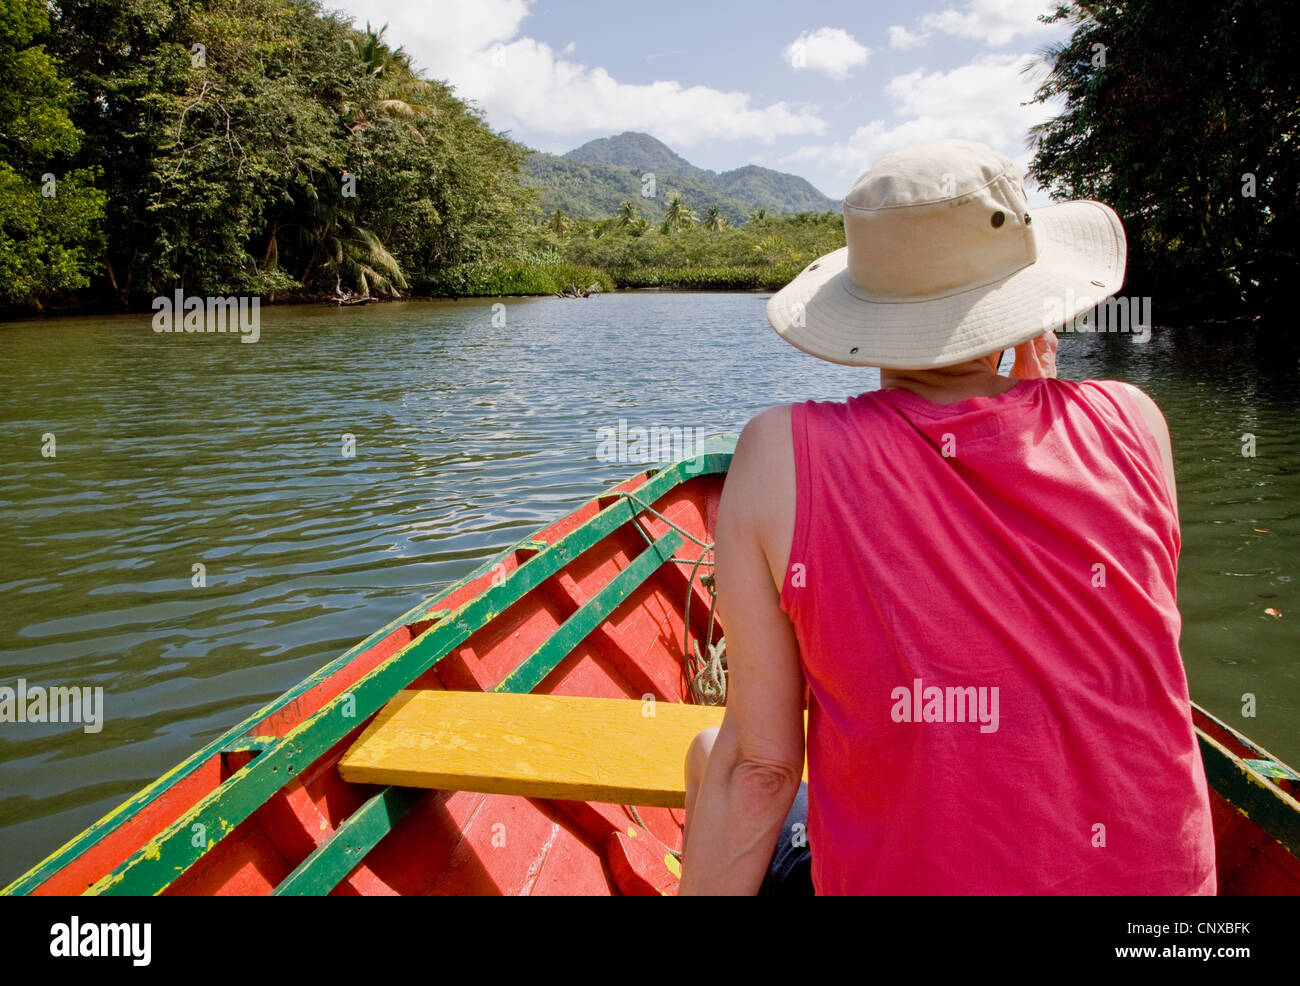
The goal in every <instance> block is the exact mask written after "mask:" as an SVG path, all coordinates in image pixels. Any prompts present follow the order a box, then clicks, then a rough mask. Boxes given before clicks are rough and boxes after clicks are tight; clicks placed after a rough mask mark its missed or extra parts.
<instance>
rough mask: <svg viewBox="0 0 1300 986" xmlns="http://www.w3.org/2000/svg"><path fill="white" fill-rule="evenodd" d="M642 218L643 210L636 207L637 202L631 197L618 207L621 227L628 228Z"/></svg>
mask: <svg viewBox="0 0 1300 986" xmlns="http://www.w3.org/2000/svg"><path fill="white" fill-rule="evenodd" d="M640 218H641V211H640V210H639V209H638V208H637V207H636V203H635V202H633V201H632V200H631V199H627V200H625V201H624V202H623V204H622V205H621V206H619V207H618V225H619V226H620V227H621V228H623V229H627V227H629V226H632V225H634V224H635V223H636V221H637V220H638V219H640Z"/></svg>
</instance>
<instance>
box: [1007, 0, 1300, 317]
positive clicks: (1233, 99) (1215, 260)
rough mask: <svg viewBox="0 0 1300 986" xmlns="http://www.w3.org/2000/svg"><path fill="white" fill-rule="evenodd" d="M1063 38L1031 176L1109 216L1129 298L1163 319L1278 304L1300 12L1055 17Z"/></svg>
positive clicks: (1293, 249)
mask: <svg viewBox="0 0 1300 986" xmlns="http://www.w3.org/2000/svg"><path fill="white" fill-rule="evenodd" d="M1052 19H1053V20H1062V19H1063V20H1066V21H1067V22H1070V23H1073V24H1074V25H1075V29H1074V31H1073V34H1072V36H1071V37H1070V38H1069V40H1068V41H1066V42H1065V43H1063V44H1060V45H1058V46H1056V47H1054V48H1052V49H1051V50H1050V51H1049V52H1048V53H1047V54H1048V55H1049V57H1050V59H1051V62H1052V64H1053V65H1054V69H1053V72H1052V74H1051V76H1050V78H1049V79H1048V80H1047V81H1046V83H1045V84H1044V85H1043V86H1042V87H1041V89H1040V90H1039V93H1038V95H1039V98H1041V99H1047V98H1050V97H1054V96H1056V97H1061V98H1063V99H1064V100H1065V102H1066V111H1065V113H1064V114H1062V115H1061V116H1060V117H1058V118H1057V119H1054V120H1050V121H1048V122H1047V123H1044V124H1043V125H1041V126H1040V127H1037V128H1036V129H1035V131H1034V135H1033V136H1034V138H1035V140H1036V154H1035V157H1034V160H1033V164H1032V166H1031V169H1030V170H1031V174H1033V175H1034V177H1035V178H1036V179H1037V180H1038V181H1039V182H1040V183H1042V184H1044V185H1045V186H1047V187H1048V188H1049V189H1050V190H1051V191H1052V192H1053V193H1054V194H1056V195H1058V196H1061V197H1064V198H1094V199H1100V200H1101V201H1104V202H1107V203H1109V204H1110V205H1112V206H1113V207H1114V208H1115V210H1116V211H1117V212H1118V213H1119V214H1120V217H1121V218H1122V219H1123V221H1124V225H1125V227H1126V229H1127V231H1128V237H1129V278H1128V285H1129V286H1128V288H1126V291H1128V292H1130V293H1134V294H1142V295H1150V296H1151V297H1152V298H1153V302H1154V304H1156V305H1157V306H1159V307H1160V308H1161V309H1163V311H1164V312H1166V313H1168V312H1170V311H1171V310H1175V309H1179V308H1182V309H1183V310H1185V311H1187V312H1191V313H1196V314H1202V313H1205V312H1206V311H1214V312H1221V313H1225V314H1226V313H1230V312H1234V311H1235V312H1240V311H1242V310H1246V311H1260V310H1263V309H1265V308H1267V307H1269V306H1270V305H1272V304H1274V303H1279V302H1280V301H1281V300H1282V294H1283V291H1284V290H1285V289H1286V287H1287V286H1288V282H1289V280H1290V278H1292V277H1293V276H1294V271H1295V268H1296V264H1297V259H1298V258H1297V244H1300V228H1298V226H1297V224H1298V222H1300V72H1298V71H1297V70H1296V65H1295V55H1294V52H1293V51H1292V46H1293V45H1294V43H1295V38H1296V37H1297V35H1298V34H1300V5H1298V4H1295V3H1277V2H1276V0H1227V2H1224V0H1187V2H1185V3H1182V4H1179V5H1178V6H1177V12H1176V15H1171V8H1170V5H1169V4H1168V3H1165V2H1162V0H1100V2H1078V3H1068V4H1062V5H1060V7H1059V8H1058V11H1057V13H1056V14H1055V16H1054V17H1053V18H1052Z"/></svg>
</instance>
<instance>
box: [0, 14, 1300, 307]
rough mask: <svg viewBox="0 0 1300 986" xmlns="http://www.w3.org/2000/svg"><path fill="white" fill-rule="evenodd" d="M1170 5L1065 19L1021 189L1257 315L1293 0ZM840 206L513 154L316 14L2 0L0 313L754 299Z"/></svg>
mask: <svg viewBox="0 0 1300 986" xmlns="http://www.w3.org/2000/svg"><path fill="white" fill-rule="evenodd" d="M1165 7H1166V5H1163V4H1160V3H1158V2H1157V0H1098V2H1073V3H1063V4H1061V5H1060V6H1059V8H1058V10H1057V12H1056V14H1055V19H1058V20H1060V19H1065V20H1067V21H1068V22H1070V23H1072V24H1073V26H1074V32H1073V35H1072V36H1071V37H1070V38H1069V40H1068V41H1066V42H1064V43H1062V44H1060V45H1058V46H1057V47H1055V48H1053V49H1051V50H1050V51H1049V52H1048V55H1049V58H1050V60H1051V62H1052V65H1053V71H1052V73H1051V75H1050V77H1049V78H1048V80H1047V81H1046V82H1045V83H1044V84H1043V86H1042V87H1041V88H1040V90H1039V93H1038V96H1039V98H1041V99H1044V100H1046V99H1051V98H1054V97H1059V98H1061V99H1063V100H1064V102H1065V105H1066V110H1065V112H1064V114H1063V115H1062V116H1060V117H1059V118H1058V119H1055V120H1051V121H1049V122H1047V123H1045V124H1043V125H1042V126H1040V127H1038V128H1036V129H1035V131H1034V132H1033V134H1032V137H1033V139H1034V141H1035V150H1036V154H1035V157H1034V161H1033V165H1032V169H1031V170H1032V172H1033V174H1034V176H1035V177H1036V178H1037V179H1038V180H1039V182H1041V183H1042V184H1044V185H1045V186H1047V187H1048V188H1049V190H1051V192H1052V193H1053V194H1055V195H1059V196H1062V197H1071V198H1073V197H1091V198H1098V199H1102V200H1103V201H1106V202H1109V203H1111V204H1113V205H1114V206H1115V207H1116V209H1117V210H1118V211H1119V212H1120V214H1121V215H1122V217H1123V218H1124V221H1125V224H1126V227H1127V229H1128V232H1129V241H1130V279H1129V287H1128V288H1127V290H1128V291H1129V292H1131V293H1135V294H1150V295H1153V296H1158V301H1157V302H1156V303H1157V304H1158V305H1159V307H1160V309H1161V311H1162V315H1165V316H1167V314H1168V313H1169V311H1170V310H1171V309H1173V308H1174V307H1176V306H1177V305H1179V304H1185V305H1188V306H1195V310H1196V311H1198V312H1200V311H1204V310H1206V309H1219V310H1223V311H1233V310H1237V311H1239V310H1241V309H1242V308H1246V309H1249V310H1258V309H1260V308H1262V307H1264V306H1265V305H1267V304H1268V303H1270V302H1279V301H1280V300H1281V297H1282V290H1283V287H1284V285H1285V283H1286V279H1287V277H1288V276H1289V275H1290V273H1291V271H1292V270H1293V268H1294V266H1295V263H1296V243H1297V240H1298V239H1300V236H1298V233H1300V231H1298V230H1297V215H1298V213H1300V208H1298V206H1297V201H1298V200H1297V196H1298V195H1300V191H1298V190H1300V160H1298V158H1297V133H1298V132H1300V127H1298V124H1300V94H1298V93H1297V80H1298V79H1300V75H1298V74H1297V73H1296V72H1295V71H1294V69H1293V66H1292V65H1291V64H1290V61H1291V56H1290V52H1289V46H1290V43H1291V38H1292V37H1294V36H1295V35H1296V33H1297V30H1296V29H1297V28H1298V27H1300V6H1298V5H1295V4H1277V3H1270V2H1267V0H1229V2H1227V3H1222V2H1214V0H1189V3H1188V4H1186V5H1184V7H1183V8H1180V14H1179V16H1178V17H1177V18H1170V17H1169V16H1168V11H1167V9H1165ZM1099 52H1100V53H1101V54H1100V57H1099ZM434 74H436V66H435V67H434ZM646 172H653V173H654V175H655V186H656V187H655V188H654V190H653V195H650V196H649V197H644V196H643V195H642V192H643V191H645V187H644V185H643V181H642V178H643V176H644V174H645V173H646ZM539 186H541V187H540V188H539ZM829 201H830V200H827V199H826V198H825V197H824V196H822V195H821V194H820V193H819V192H817V190H816V189H814V188H812V186H811V185H809V184H808V183H807V182H805V181H803V180H802V179H799V178H796V177H794V176H791V175H783V174H781V173H779V172H775V171H770V170H768V169H763V168H757V167H748V168H739V169H736V170H734V171H728V172H723V173H721V174H717V173H715V172H712V171H706V170H704V169H701V168H697V167H695V166H694V165H692V164H690V162H688V161H686V160H685V159H683V158H681V157H680V156H679V155H677V154H675V153H674V152H672V151H671V149H669V148H668V147H666V146H665V145H663V144H662V143H660V142H659V141H657V140H655V139H654V138H652V137H649V136H648V135H646V134H636V133H626V134H620V135H618V136H617V137H611V138H604V139H601V140H597V141H592V142H590V143H588V144H586V145H583V147H580V148H577V149H576V150H574V151H571V152H570V153H569V154H568V155H565V156H564V157H554V156H551V155H543V154H537V153H533V152H530V151H528V149H526V148H524V147H522V146H521V145H519V144H517V143H515V142H514V141H511V140H510V139H508V138H507V137H506V136H505V135H503V134H499V133H496V132H494V131H492V130H491V129H490V128H489V127H488V126H487V125H486V123H485V122H484V120H483V118H482V116H481V114H480V113H479V112H478V111H477V110H476V109H475V108H474V107H472V106H470V105H467V104H466V103H465V102H463V101H462V100H460V99H458V98H457V97H456V96H455V94H454V93H453V91H452V89H451V88H450V86H449V85H447V84H445V83H443V82H439V81H433V80H431V79H426V78H424V77H422V76H421V75H420V74H418V73H417V72H415V71H414V70H413V68H412V65H411V61H410V59H409V58H408V57H407V55H406V54H405V53H404V52H403V51H402V49H401V48H400V47H395V46H393V45H392V44H390V43H389V41H388V40H387V39H386V37H385V32H384V30H383V29H382V28H381V29H378V30H375V29H372V28H371V27H370V26H369V25H367V26H366V28H365V29H364V30H362V29H358V28H356V27H354V26H353V25H351V24H349V23H347V22H346V21H344V20H343V19H342V18H341V16H340V15H336V14H333V13H329V12H327V11H325V10H324V8H323V7H322V6H321V5H320V4H319V3H318V2H317V0H59V2H58V3H57V4H47V3H46V2H45V0H0V309H2V310H5V311H10V312H13V311H25V310H31V309H41V308H64V307H71V306H74V305H99V306H112V307H118V308H147V307H148V306H149V303H150V301H151V299H152V298H154V297H156V296H157V295H160V294H170V293H171V292H172V291H174V290H175V289H177V288H180V289H182V290H183V291H185V292H186V293H190V294H258V295H262V296H264V297H268V298H271V299H275V298H292V297H328V296H334V295H339V296H350V295H359V296H363V297H366V296H376V295H397V294H412V293H413V294H428V295H439V294H444V295H467V294H531V293H547V292H551V291H556V290H561V289H564V288H566V287H568V286H570V285H574V286H576V287H585V286H587V285H590V284H592V283H596V284H600V285H601V286H602V287H604V288H606V289H608V288H609V287H612V286H614V285H618V286H653V285H665V286H669V285H671V286H683V287H725V288H741V287H764V288H772V287H777V286H779V285H780V284H783V283H784V282H785V281H786V280H788V279H789V278H790V277H791V276H793V275H794V274H795V273H796V272H797V271H798V270H800V269H801V268H802V267H803V266H805V265H806V264H807V263H808V262H809V261H811V260H812V259H813V258H814V257H815V256H818V255H819V254H821V253H825V252H827V251H829V250H833V249H836V248H837V247H840V246H842V245H843V242H844V239H843V236H844V234H843V226H842V222H841V220H840V218H839V216H838V215H837V214H835V212H830V213H828V212H827V211H826V210H827V209H828V208H833V205H828V204H827V203H829ZM777 211H781V212H790V213H793V214H791V215H775V214H773V213H775V212H777Z"/></svg>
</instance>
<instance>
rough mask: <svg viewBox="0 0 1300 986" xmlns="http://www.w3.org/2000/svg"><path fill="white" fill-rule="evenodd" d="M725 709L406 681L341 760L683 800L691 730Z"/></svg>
mask: <svg viewBox="0 0 1300 986" xmlns="http://www.w3.org/2000/svg"><path fill="white" fill-rule="evenodd" d="M722 715H723V709H722V708H720V707H714V706H706V705H681V704H678V703H675V702H652V701H648V700H647V701H645V702H640V701H637V700H635V699H611V698H576V697H570V696H560V695H535V694H524V695H516V694H510V693H500V694H496V693H490V692H488V693H485V692H456V691H403V692H399V693H398V694H397V696H396V697H395V698H394V699H393V700H392V701H391V702H389V703H388V704H387V705H386V706H384V708H383V709H382V710H381V711H380V712H379V714H378V715H377V716H376V717H375V720H374V722H372V723H371V724H370V725H369V726H368V727H367V728H366V729H365V731H364V732H363V733H362V734H361V737H360V738H359V739H358V740H357V741H356V743H354V744H353V745H352V747H351V749H349V750H348V751H347V753H345V754H344V755H343V758H342V760H340V761H339V774H340V775H341V776H342V777H343V779H344V780H346V781H352V782H355V783H358V784H388V785H396V786H398V787H420V788H438V789H443V790H453V791H480V792H484V793H487V794H515V795H523V796H526V797H530V798H557V799H560V800H566V801H600V802H607V803H610V804H624V805H643V806H662V807H666V808H681V807H683V806H684V805H685V801H686V777H685V769H684V763H685V758H686V750H687V748H688V747H689V746H690V743H691V740H692V739H693V738H694V737H695V735H696V734H697V733H698V732H699V731H700V730H702V729H706V728H708V727H709V726H717V725H719V724H720V723H721V722H722Z"/></svg>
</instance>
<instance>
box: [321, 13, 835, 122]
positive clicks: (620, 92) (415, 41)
mask: <svg viewBox="0 0 1300 986" xmlns="http://www.w3.org/2000/svg"><path fill="white" fill-rule="evenodd" d="M435 7H436V13H434V14H431V13H430V10H429V4H428V2H427V0H349V2H348V4H347V8H346V9H347V10H348V12H349V13H350V14H351V15H353V16H354V17H355V18H356V20H357V22H359V23H363V22H364V21H365V20H366V19H367V18H369V20H370V22H371V23H373V24H385V23H386V24H388V25H389V29H388V35H387V37H388V38H389V39H391V40H392V41H393V43H400V44H401V45H402V46H403V47H404V48H405V49H406V51H407V52H408V53H410V54H411V56H412V58H413V60H414V62H415V64H416V65H417V66H418V67H421V68H423V69H425V71H426V73H427V74H428V75H429V76H431V77H433V78H437V79H444V80H446V81H448V82H449V83H451V84H452V85H453V86H455V88H456V92H457V94H458V95H459V96H461V97H462V98H465V99H471V100H474V101H475V102H476V103H478V104H479V106H481V107H482V109H483V110H484V112H485V113H486V114H487V118H488V121H489V123H490V124H491V125H492V126H493V127H495V128H496V129H498V130H512V129H517V128H519V127H523V126H526V127H527V128H528V129H530V130H533V131H545V132H549V133H554V134H574V133H583V132H591V131H615V132H617V131H622V130H646V131H650V132H653V133H654V134H655V136H657V137H659V138H660V139H661V140H665V141H668V142H669V143H672V144H677V145H692V144H699V143H701V142H704V141H706V140H733V139H752V138H758V139H761V140H763V141H765V142H771V141H772V140H773V139H774V138H776V137H783V136H790V135H805V134H821V133H824V132H825V129H826V122H825V121H824V120H823V119H822V118H821V117H820V116H818V115H817V113H816V112H815V111H813V110H811V109H808V108H803V107H796V106H791V105H789V104H787V103H785V102H777V103H772V104H770V105H767V106H755V105H753V100H752V97H751V96H750V95H749V93H746V92H739V91H731V92H724V91H722V90H719V89H713V88H710V87H708V86H684V85H682V84H681V83H679V82H676V81H656V82H651V83H647V84H631V83H625V82H619V81H618V80H617V79H616V78H614V77H613V76H612V75H610V74H609V72H607V71H606V70H605V69H604V68H601V67H599V66H595V67H592V66H588V65H586V64H584V63H581V62H576V61H573V60H571V59H568V58H566V57H565V55H566V54H568V53H569V52H570V50H571V49H569V48H566V49H564V50H561V51H558V52H557V51H555V50H554V49H552V48H551V47H550V46H549V45H547V44H546V43H544V42H541V41H537V40H536V39H534V38H531V37H528V36H527V35H524V34H523V33H522V32H521V25H522V23H523V21H524V18H526V17H527V16H528V13H529V3H528V2H527V0H442V2H439V3H437V4H435Z"/></svg>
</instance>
